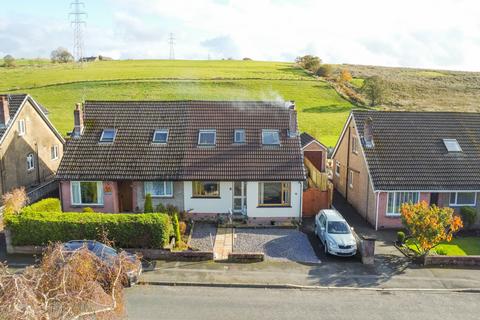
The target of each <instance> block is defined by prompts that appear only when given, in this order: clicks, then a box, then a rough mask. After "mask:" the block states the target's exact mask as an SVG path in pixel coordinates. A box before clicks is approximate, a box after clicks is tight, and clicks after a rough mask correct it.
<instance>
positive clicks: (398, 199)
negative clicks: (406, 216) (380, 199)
mask: <svg viewBox="0 0 480 320" xmlns="http://www.w3.org/2000/svg"><path fill="white" fill-rule="evenodd" d="M419 199H420V193H419V192H389V193H388V202H387V216H399V215H400V208H401V207H402V204H404V203H417V202H418V201H419Z"/></svg>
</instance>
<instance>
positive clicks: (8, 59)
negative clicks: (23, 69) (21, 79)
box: [3, 54, 15, 68]
mask: <svg viewBox="0 0 480 320" xmlns="http://www.w3.org/2000/svg"><path fill="white" fill-rule="evenodd" d="M3 65H4V66H5V67H8V68H11V67H15V58H14V57H13V56H12V55H10V54H7V55H6V56H5V57H3Z"/></svg>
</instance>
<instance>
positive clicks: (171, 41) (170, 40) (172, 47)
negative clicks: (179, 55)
mask: <svg viewBox="0 0 480 320" xmlns="http://www.w3.org/2000/svg"><path fill="white" fill-rule="evenodd" d="M168 43H169V44H170V57H169V59H170V60H175V38H174V36H173V33H171V32H170V37H169V38H168Z"/></svg>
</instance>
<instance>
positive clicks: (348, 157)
mask: <svg viewBox="0 0 480 320" xmlns="http://www.w3.org/2000/svg"><path fill="white" fill-rule="evenodd" d="M350 140H351V127H350V126H349V127H348V143H347V172H346V175H345V200H346V201H347V202H348V176H349V171H350V143H351V141H350Z"/></svg>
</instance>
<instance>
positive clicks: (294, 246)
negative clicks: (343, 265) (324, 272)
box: [233, 228, 321, 263]
mask: <svg viewBox="0 0 480 320" xmlns="http://www.w3.org/2000/svg"><path fill="white" fill-rule="evenodd" d="M233 251H234V252H264V253H265V259H267V260H280V261H282V260H283V261H285V260H290V261H296V262H303V263H320V262H321V261H320V259H319V258H318V257H317V255H316V254H315V251H314V250H313V248H312V246H311V245H310V241H309V240H308V237H307V235H306V234H305V233H303V232H301V231H298V230H296V229H275V228H237V229H235V238H234V245H233Z"/></svg>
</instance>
